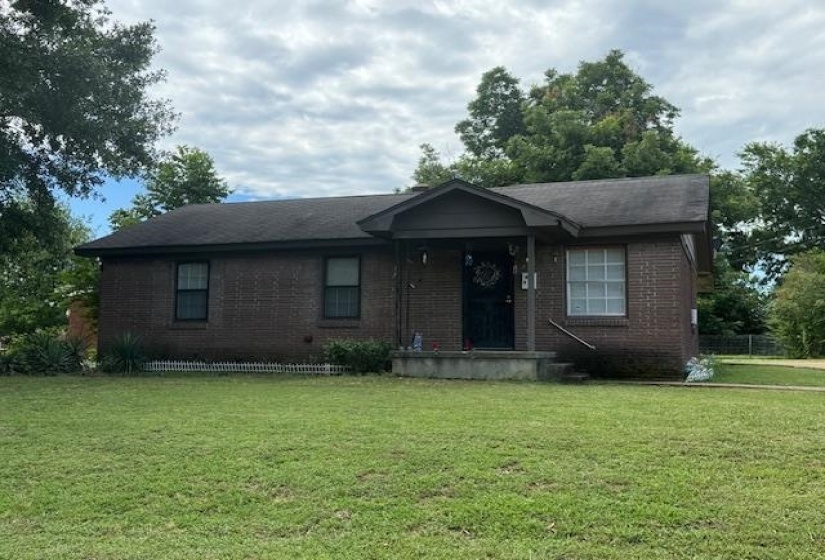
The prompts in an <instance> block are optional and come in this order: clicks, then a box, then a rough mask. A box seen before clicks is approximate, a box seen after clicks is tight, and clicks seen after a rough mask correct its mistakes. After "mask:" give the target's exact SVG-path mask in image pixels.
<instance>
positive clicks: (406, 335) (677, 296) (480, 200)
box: [76, 175, 712, 376]
mask: <svg viewBox="0 0 825 560" xmlns="http://www.w3.org/2000/svg"><path fill="white" fill-rule="evenodd" d="M709 232H710V223H709V219H708V177H707V176H706V175H683V176H669V177H646V178H631V179H618V180H601V181H580V182H568V183H545V184H526V185H515V186H511V187H502V188H496V189H481V188H478V187H475V186H473V185H471V184H468V183H466V182H464V181H461V180H457V179H456V180H452V181H449V182H447V183H445V184H443V185H440V186H438V187H434V188H431V189H426V190H424V191H423V192H413V193H408V194H396V195H373V196H352V197H334V198H316V199H296V200H279V201H268V202H247V203H228V204H207V205H192V206H188V207H185V208H181V209H178V210H175V211H172V212H169V213H168V214H164V215H162V216H159V217H157V218H154V219H152V220H149V221H147V222H144V223H141V224H138V225H136V226H133V227H131V228H128V229H125V230H123V231H120V232H117V233H114V234H112V235H109V236H107V237H103V238H101V239H98V240H95V241H92V242H90V243H87V244H85V245H82V246H80V247H78V248H77V249H76V252H77V253H78V254H79V255H83V256H94V257H100V258H101V260H102V278H101V285H100V317H99V337H100V339H99V344H100V347H101V350H102V351H104V352H105V348H106V345H107V344H108V343H110V342H111V341H112V339H113V337H115V336H117V335H119V334H121V333H124V332H127V331H129V332H132V333H136V334H138V335H140V336H141V337H142V338H143V340H144V341H145V343H146V344H147V345H148V346H149V347H150V348H151V349H153V350H154V351H155V352H157V353H159V354H164V355H167V356H174V357H196V356H197V357H204V358H219V357H220V358H230V359H252V358H267V359H273V358H274V359H311V358H318V357H320V355H321V348H322V346H323V344H324V343H325V342H327V341H328V340H330V339H336V338H374V339H381V340H386V341H391V342H392V343H393V344H394V345H397V346H402V347H405V346H409V345H410V340H411V337H412V334H413V333H414V332H416V331H417V332H421V333H422V334H423V340H424V347H425V349H426V350H430V349H432V347H433V345H436V346H438V347H439V349H440V351H441V352H451V351H452V352H460V351H463V350H468V349H471V348H472V349H473V350H474V351H484V350H504V351H510V352H518V351H522V352H534V351H539V352H541V351H551V352H555V353H557V354H558V355H559V356H560V357H562V358H563V359H566V360H569V361H572V362H574V363H576V364H578V365H579V366H580V367H583V368H587V369H589V371H590V372H591V373H593V374H600V373H601V374H605V375H614V376H620V375H633V376H644V375H655V376H661V375H670V376H677V375H680V372H681V370H682V367H683V365H684V363H685V361H686V360H687V359H688V358H689V357H690V356H694V355H696V354H697V352H698V345H697V340H698V339H697V332H696V311H695V310H696V292H697V281H698V279H699V277H700V276H702V275H709V274H710V271H711V261H712V251H711V244H710V233H709ZM531 279H532V280H533V281H531Z"/></svg>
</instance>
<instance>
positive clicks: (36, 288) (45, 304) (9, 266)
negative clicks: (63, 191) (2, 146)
mask: <svg viewBox="0 0 825 560" xmlns="http://www.w3.org/2000/svg"><path fill="white" fill-rule="evenodd" d="M17 204H18V206H19V207H20V208H23V209H24V210H25V209H26V205H27V204H29V203H27V201H17ZM49 223H50V224H51V227H52V231H53V233H54V234H55V239H56V240H59V241H56V242H55V243H50V244H48V245H43V244H41V243H40V241H39V239H38V238H37V236H36V235H35V234H33V233H30V232H27V233H25V234H24V235H21V236H18V237H16V238H15V239H13V240H10V241H9V250H8V251H6V252H3V253H0V285H2V286H3V289H2V290H0V334H2V335H8V334H14V333H26V332H32V331H34V330H35V329H38V328H49V327H54V326H59V325H63V324H65V322H66V309H67V303H68V300H69V299H73V297H74V294H71V293H70V292H73V291H74V290H75V288H69V287H67V285H66V280H67V278H68V276H65V275H66V274H69V271H70V270H71V269H72V268H74V267H83V268H84V269H88V270H87V274H90V275H92V276H91V277H90V278H89V279H88V280H87V284H88V283H89V282H91V283H94V282H95V281H96V280H95V277H94V274H96V271H97V266H96V263H94V261H90V260H89V261H88V263H84V262H82V261H81V259H79V258H78V257H75V256H74V255H73V254H72V249H73V248H74V246H75V245H78V244H80V243H83V242H84V241H88V239H89V236H90V232H89V230H88V228H87V227H86V226H85V225H84V224H83V223H82V222H81V221H80V220H77V219H76V218H73V217H72V216H71V214H70V213H69V210H68V208H66V207H64V206H55V207H53V210H52V216H51V217H50V218H49ZM84 260H88V259H84ZM76 288H80V285H79V284H78V286H77V287H76ZM70 296H71V297H70Z"/></svg>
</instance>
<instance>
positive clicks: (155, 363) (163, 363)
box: [143, 360, 349, 375]
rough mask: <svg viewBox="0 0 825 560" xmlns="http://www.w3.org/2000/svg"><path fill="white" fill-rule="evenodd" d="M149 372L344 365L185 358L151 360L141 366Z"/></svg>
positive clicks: (307, 369)
mask: <svg viewBox="0 0 825 560" xmlns="http://www.w3.org/2000/svg"><path fill="white" fill-rule="evenodd" d="M143 370H144V371H151V372H203V373H298V374H304V375H341V374H344V373H349V368H348V367H346V366H337V365H334V364H278V363H272V362H192V361H186V360H152V361H150V362H146V363H145V364H144V366H143Z"/></svg>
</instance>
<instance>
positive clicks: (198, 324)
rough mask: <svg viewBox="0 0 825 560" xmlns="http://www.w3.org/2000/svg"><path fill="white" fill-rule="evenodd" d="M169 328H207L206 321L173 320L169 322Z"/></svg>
mask: <svg viewBox="0 0 825 560" xmlns="http://www.w3.org/2000/svg"><path fill="white" fill-rule="evenodd" d="M169 328H170V329H172V330H176V331H178V330H179V331H199V330H206V329H208V328H209V322H208V321H174V322H172V323H169Z"/></svg>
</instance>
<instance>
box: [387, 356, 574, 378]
mask: <svg viewBox="0 0 825 560" xmlns="http://www.w3.org/2000/svg"><path fill="white" fill-rule="evenodd" d="M555 359H556V353H555V352H517V351H506V350H471V351H468V352H453V351H450V352H442V351H439V352H411V351H398V352H393V354H392V372H393V373H395V374H396V375H402V376H406V377H430V378H437V379H491V380H502V379H523V380H539V379H542V380H544V379H552V378H555V377H556V374H555V371H554V370H555V369H556V368H554V367H553V366H554V365H558V364H554V361H555Z"/></svg>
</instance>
